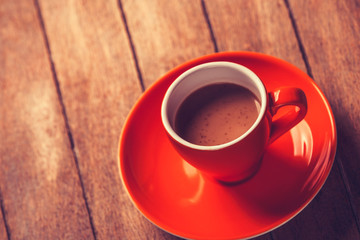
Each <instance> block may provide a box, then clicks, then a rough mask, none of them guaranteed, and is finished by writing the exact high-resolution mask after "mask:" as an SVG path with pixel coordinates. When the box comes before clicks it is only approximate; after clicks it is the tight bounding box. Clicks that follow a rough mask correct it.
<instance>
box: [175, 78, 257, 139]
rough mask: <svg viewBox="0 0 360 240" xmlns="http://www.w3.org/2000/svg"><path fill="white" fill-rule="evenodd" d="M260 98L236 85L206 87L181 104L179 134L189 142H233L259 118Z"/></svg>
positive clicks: (226, 84) (178, 122) (178, 124)
mask: <svg viewBox="0 0 360 240" xmlns="http://www.w3.org/2000/svg"><path fill="white" fill-rule="evenodd" d="M259 108H260V104H259V101H258V99H257V97H256V96H255V95H254V94H253V93H252V92H251V91H249V90H248V89H247V88H244V87H241V86H239V85H236V84H232V83H219V84H212V85H208V86H205V87H202V88H200V89H198V90H196V91H195V92H193V93H191V94H190V95H189V96H188V97H187V98H186V99H185V101H184V102H183V103H182V104H181V105H180V107H179V110H178V112H177V114H176V118H175V131H176V132H177V133H178V135H179V136H180V137H182V138H183V139H185V140H187V141H188V142H191V143H194V144H197V145H204V146H211V145H218V144H223V143H226V142H229V141H232V140H234V139H236V138H238V137H239V136H241V135H242V134H244V133H245V132H246V131H247V130H248V129H249V128H250V127H251V126H252V125H253V124H254V122H255V120H256V118H257V117H258V115H259Z"/></svg>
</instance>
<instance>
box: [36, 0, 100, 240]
mask: <svg viewBox="0 0 360 240" xmlns="http://www.w3.org/2000/svg"><path fill="white" fill-rule="evenodd" d="M34 5H35V8H36V12H37V15H38V19H39V23H40V27H41V30H42V33H43V34H42V35H43V38H44V43H45V46H46V51H47V54H48V57H49V62H50V68H51V72H52V75H53V80H54V84H55V88H56V92H57V96H58V100H59V103H60V108H61V112H62V115H63V117H64V122H65V128H66V131H67V135H68V138H69V142H70V146H71V151H72V155H73V158H74V161H75V166H76V171H77V174H78V176H79V181H80V185H81V190H82V196H83V198H84V201H85V207H86V210H87V212H88V215H89V223H90V227H91V231H92V233H93V236H94V239H95V240H96V231H95V227H94V224H93V219H92V215H91V211H90V207H89V204H88V199H87V197H86V194H85V187H84V183H83V180H82V177H81V171H80V167H79V162H78V157H77V154H76V152H75V143H74V139H73V136H72V133H71V129H70V125H69V120H68V117H67V114H66V108H65V105H64V101H63V97H62V93H61V89H60V83H59V80H58V77H57V74H56V69H55V64H54V61H53V59H52V55H51V50H50V44H49V40H48V37H47V34H46V29H45V24H44V19H43V17H42V14H41V9H40V5H39V2H38V0H34Z"/></svg>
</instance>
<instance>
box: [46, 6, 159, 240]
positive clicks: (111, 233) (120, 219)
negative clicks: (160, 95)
mask: <svg viewBox="0 0 360 240" xmlns="http://www.w3.org/2000/svg"><path fill="white" fill-rule="evenodd" d="M40 7H41V11H42V14H43V18H44V22H45V28H46V33H47V36H48V39H49V45H50V49H51V54H52V58H53V61H54V65H55V69H56V73H57V76H58V79H59V84H60V89H61V92H62V96H63V101H64V105H65V108H66V113H67V116H68V121H69V125H70V129H71V133H72V136H73V138H74V145H75V151H76V155H77V158H78V162H79V167H80V173H81V176H82V179H83V183H84V188H85V191H86V197H87V200H88V204H89V208H90V213H91V217H92V220H93V224H94V228H95V233H96V237H97V238H98V239H146V238H147V236H149V237H150V238H153V239H160V238H161V235H162V234H163V233H162V232H160V231H157V229H154V228H153V226H152V225H151V224H150V223H149V222H148V221H147V220H146V219H145V218H143V217H142V216H141V215H140V214H139V212H138V211H137V210H136V209H135V208H134V207H133V206H132V204H131V202H130V199H129V197H128V196H127V195H126V194H125V191H124V190H123V188H122V184H121V181H120V175H119V169H118V156H117V154H118V141H119V135H120V132H121V128H122V126H123V123H124V121H125V118H126V116H127V114H128V113H129V110H130V108H131V107H132V106H133V104H134V103H135V100H136V99H137V98H138V97H139V96H140V94H141V86H140V83H139V80H138V77H137V73H136V68H135V64H134V60H133V57H132V54H131V48H130V44H129V41H128V38H127V35H126V31H125V27H124V25H123V22H122V18H121V14H120V10H119V7H118V4H117V2H116V1H105V2H104V1H101V0H97V1H86V2H85V1H83V2H80V1H52V2H50V1H40ZM139 229H141V231H140V230H139Z"/></svg>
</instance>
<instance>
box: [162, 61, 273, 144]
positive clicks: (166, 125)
mask: <svg viewBox="0 0 360 240" xmlns="http://www.w3.org/2000/svg"><path fill="white" fill-rule="evenodd" d="M207 67H224V68H232V69H235V70H237V71H239V72H242V73H243V74H245V75H247V76H248V77H249V79H251V80H252V81H253V82H254V83H255V85H256V87H257V89H258V90H259V93H260V98H261V99H260V111H259V115H258V117H257V118H256V120H255V122H254V123H253V125H252V126H251V127H250V128H249V129H248V130H247V131H246V132H245V133H243V134H242V135H241V136H239V137H237V138H235V139H233V140H231V141H229V142H226V143H222V144H217V145H210V146H207V145H198V144H194V143H191V142H189V141H187V140H185V139H183V138H182V137H180V136H179V135H178V134H177V133H176V131H175V130H174V129H173V127H172V126H171V124H170V121H169V119H168V114H167V104H168V102H169V98H170V96H171V94H172V93H173V91H174V89H176V87H177V86H178V85H179V84H180V82H181V81H183V79H185V78H186V77H187V76H189V75H190V74H192V73H193V72H195V71H199V70H201V69H205V68H207ZM266 93H267V91H266V89H265V86H264V84H263V82H262V81H261V80H260V78H259V77H258V76H257V75H256V74H255V73H254V72H253V71H251V70H250V69H249V68H247V67H245V66H243V65H241V64H238V63H234V62H228V61H215V62H208V63H203V64H199V65H196V66H194V67H192V68H190V69H188V70H186V71H185V72H183V73H182V74H181V75H180V76H178V77H177V78H176V79H175V80H174V81H173V82H172V83H171V85H170V86H169V88H168V89H167V91H166V93H165V95H164V98H163V101H162V104H161V121H162V123H163V126H164V128H165V130H166V132H167V133H168V134H169V135H170V137H171V138H172V139H174V140H175V141H176V142H178V143H180V144H181V145H183V146H186V147H188V148H192V149H196V150H207V151H214V150H219V149H223V148H226V147H230V146H232V145H234V144H236V143H238V142H240V141H242V140H243V139H244V138H246V137H247V136H248V135H249V134H250V133H251V132H252V131H253V130H254V129H255V128H256V127H257V126H258V125H259V123H260V122H261V120H262V119H263V117H264V115H265V112H266V106H267V94H266Z"/></svg>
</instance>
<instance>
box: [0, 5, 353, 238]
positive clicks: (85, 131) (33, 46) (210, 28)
mask: <svg viewBox="0 0 360 240" xmlns="http://www.w3.org/2000/svg"><path fill="white" fill-rule="evenodd" d="M359 30H360V2H359V1H358V0H343V1H336V0H329V1H316V0H305V1H297V0H275V1H262V0H254V1H245V0H244V1H240V0H239V1H235V0H232V1H223V0H196V1H176V0H171V1H169V0H153V1H150V0H146V1H145V0H110V1H102V0H93V1H80V0H79V1H70V0H64V1H55V0H51V1H49V0H34V1H28V0H18V1H13V0H2V1H1V3H0V209H1V211H0V240H4V239H177V237H174V236H172V235H170V234H168V233H166V232H164V231H162V230H160V229H158V228H157V227H156V226H154V225H153V224H151V223H150V222H148V221H147V220H146V219H145V218H144V217H143V216H142V215H141V214H140V213H139V212H138V211H137V209H136V208H135V207H134V206H133V204H132V203H131V201H130V198H129V197H128V196H127V194H126V192H125V189H124V187H123V186H122V184H121V179H120V176H119V169H118V139H119V135H120V133H121V130H122V127H123V125H124V121H125V119H126V117H127V115H128V113H129V111H130V109H131V108H132V107H133V106H134V104H135V103H136V101H137V99H138V98H139V97H140V96H141V94H142V93H143V91H144V90H146V89H147V88H148V87H149V86H150V85H151V84H152V83H154V82H155V81H156V80H157V79H159V78H160V77H161V76H162V75H164V74H165V73H166V72H168V71H169V70H170V69H172V68H174V67H175V66H177V65H179V64H181V63H183V62H185V61H187V60H190V59H193V58H196V57H199V56H203V55H206V54H210V53H214V52H221V51H254V52H261V53H265V54H269V55H273V56H275V57H278V58H281V59H284V60H286V61H288V62H290V63H292V64H294V65H295V66H297V67H298V68H300V69H301V70H303V71H304V72H305V73H307V74H308V75H309V76H310V77H312V78H313V79H314V81H315V82H316V83H317V84H318V85H319V87H320V88H321V89H322V91H323V92H324V94H325V96H326V97H327V99H328V100H329V103H330V105H331V108H332V110H333V113H334V116H335V120H336V127H337V131H338V145H337V153H336V157H335V162H334V165H333V168H332V170H331V173H330V175H329V177H328V179H327V181H326V183H325V185H324V186H323V188H322V190H321V191H320V192H319V193H318V195H317V196H316V197H315V199H314V200H313V201H312V202H311V203H310V204H309V205H308V206H307V207H306V208H305V209H304V210H303V211H302V212H301V213H300V214H299V215H298V216H296V217H295V218H294V219H292V220H291V221H290V222H288V223H286V224H285V225H283V226H281V227H280V228H278V229H276V230H274V231H272V232H270V233H267V234H265V235H263V236H260V237H258V238H257V239H267V240H270V239H272V240H276V239H352V240H353V239H360V234H359V232H360V221H359V216H360V174H359V173H360V148H359V147H360V98H359V95H360V67H359V66H360V31H359ZM310 104H311V103H310Z"/></svg>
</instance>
